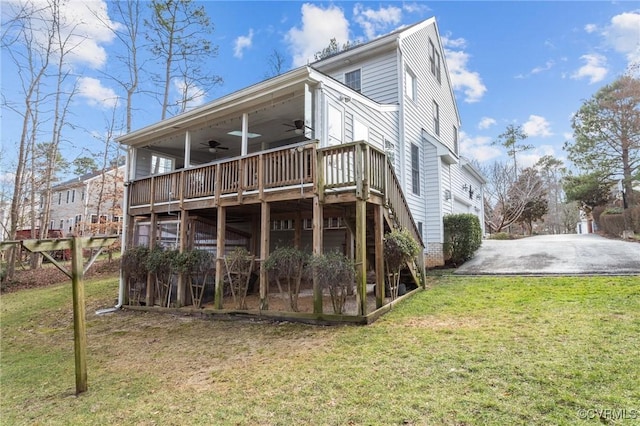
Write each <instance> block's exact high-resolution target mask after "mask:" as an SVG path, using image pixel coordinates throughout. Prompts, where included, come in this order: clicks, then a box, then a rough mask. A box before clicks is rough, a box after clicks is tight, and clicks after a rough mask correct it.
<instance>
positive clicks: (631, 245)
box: [455, 234, 640, 279]
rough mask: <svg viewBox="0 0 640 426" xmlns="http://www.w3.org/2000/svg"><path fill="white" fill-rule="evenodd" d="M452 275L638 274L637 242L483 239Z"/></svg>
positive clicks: (556, 237) (576, 237) (639, 246)
mask: <svg viewBox="0 0 640 426" xmlns="http://www.w3.org/2000/svg"><path fill="white" fill-rule="evenodd" d="M455 273H456V274H463V275H465V274H466V275H476V274H515V275H526V274H541V275H546V274H559V275H576V274H584V275H594V274H595V275H601V274H612V275H617V274H619V275H635V274H639V275H640V243H637V242H629V241H621V240H612V239H608V238H604V237H601V236H599V235H595V234H587V235H576V234H568V235H540V236H535V237H528V238H522V239H519V240H483V241H482V247H480V249H479V250H478V251H477V252H476V255H475V256H474V258H473V259H471V260H469V261H467V262H466V263H464V264H463V265H462V266H460V267H459V268H458V269H457V270H456V272H455ZM639 279H640V278H639Z"/></svg>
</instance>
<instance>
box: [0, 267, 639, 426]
mask: <svg viewBox="0 0 640 426" xmlns="http://www.w3.org/2000/svg"><path fill="white" fill-rule="evenodd" d="M433 280H434V281H433V283H432V284H433V285H432V286H431V288H430V289H429V290H427V291H424V292H421V293H419V294H418V295H416V296H414V297H412V298H411V299H409V300H407V301H405V302H403V303H401V304H400V305H399V306H397V307H396V308H394V309H393V311H392V312H391V313H389V314H387V315H385V316H384V317H383V318H381V319H380V320H379V321H378V322H376V323H375V324H373V325H371V326H367V327H357V326H341V327H318V326H308V325H302V324H292V323H280V324H271V323H261V322H253V321H248V320H247V321H232V322H227V321H210V320H201V319H197V318H191V317H176V316H171V315H159V314H152V313H141V312H128V311H123V312H118V313H114V314H108V315H102V316H96V315H95V310H96V309H99V308H104V307H108V306H112V305H113V303H114V298H115V295H116V293H117V283H116V281H115V280H103V281H89V282H87V285H86V293H87V320H88V322H87V333H88V336H87V340H88V344H89V353H88V356H89V359H88V377H89V391H88V392H86V393H84V394H82V395H81V396H79V397H75V395H74V391H75V379H74V360H73V329H72V311H71V289H70V285H68V284H67V285H61V286H55V287H49V288H44V289H35V290H25V291H21V292H18V293H11V294H6V295H3V296H2V299H1V316H0V321H1V324H2V341H1V343H2V345H1V351H2V352H1V371H0V380H1V389H2V390H1V393H2V395H1V412H0V423H1V424H3V425H5V424H6V425H13V424H27V425H32V424H34V425H46V424H64V425H81V424H100V425H110V424H114V425H115V424H118V425H119V424H140V425H171V424H175V425H182V424H203V425H227V424H228V425H287V426H289V425H299V424H309V425H325V424H326V425H393V424H405V425H406V424H409V425H476V424H491V425H511V424H523V425H524V424H526V425H530V424H539V425H550V424H566V425H575V424H592V425H593V424H599V423H600V419H598V418H593V417H594V416H597V411H600V412H601V413H602V414H603V419H602V422H604V423H609V424H629V425H631V424H640V385H639V384H640V362H639V360H640V279H639V278H638V277H637V276H636V277H597V278H592V277H579V278H562V277H557V278H536V277H526V278H513V277H483V278H468V277H464V278H463V277H450V276H449V277H440V278H433ZM601 410H609V411H601ZM634 410H638V411H634ZM636 416H637V418H636V419H632V418H631V417H636ZM582 417H587V418H584V419H583V418H582ZM622 417H625V418H622Z"/></svg>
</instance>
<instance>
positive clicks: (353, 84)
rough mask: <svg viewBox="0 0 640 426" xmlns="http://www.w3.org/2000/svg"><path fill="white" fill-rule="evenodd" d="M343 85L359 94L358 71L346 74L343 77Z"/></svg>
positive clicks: (359, 81)
mask: <svg viewBox="0 0 640 426" xmlns="http://www.w3.org/2000/svg"><path fill="white" fill-rule="evenodd" d="M344 84H345V85H347V86H349V87H350V88H352V89H353V90H355V91H356V92H358V93H360V90H361V88H362V86H361V84H362V83H361V80H360V70H355V71H351V72H348V73H346V74H345V75H344Z"/></svg>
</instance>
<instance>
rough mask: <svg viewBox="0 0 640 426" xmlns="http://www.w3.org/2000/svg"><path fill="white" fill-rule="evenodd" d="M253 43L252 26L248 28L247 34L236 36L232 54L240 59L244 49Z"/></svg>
mask: <svg viewBox="0 0 640 426" xmlns="http://www.w3.org/2000/svg"><path fill="white" fill-rule="evenodd" d="M252 44H253V28H252V29H249V34H248V35H246V36H239V37H238V38H236V40H235V42H234V47H233V56H234V57H236V58H238V59H242V55H243V54H244V51H245V49H248V48H250V47H251V46H252Z"/></svg>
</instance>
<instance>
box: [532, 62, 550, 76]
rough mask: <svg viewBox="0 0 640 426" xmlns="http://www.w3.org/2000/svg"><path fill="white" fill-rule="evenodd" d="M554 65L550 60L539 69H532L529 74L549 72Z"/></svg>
mask: <svg viewBox="0 0 640 426" xmlns="http://www.w3.org/2000/svg"><path fill="white" fill-rule="evenodd" d="M554 64H555V63H554V62H553V61H552V60H549V61H547V62H545V64H544V65H543V66H540V67H535V68H534V69H532V70H531V74H539V73H541V72H543V71H549V70H550V69H551V68H553V65H554Z"/></svg>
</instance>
